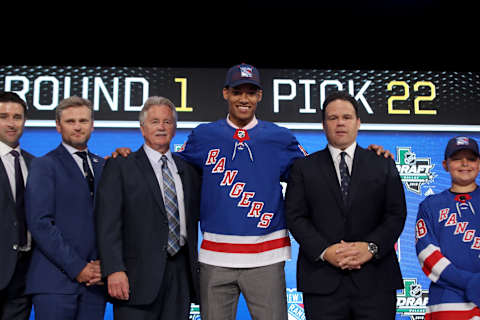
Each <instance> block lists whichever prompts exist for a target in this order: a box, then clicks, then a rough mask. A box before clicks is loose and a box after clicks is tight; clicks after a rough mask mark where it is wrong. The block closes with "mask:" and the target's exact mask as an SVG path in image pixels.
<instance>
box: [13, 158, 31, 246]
mask: <svg viewBox="0 0 480 320" xmlns="http://www.w3.org/2000/svg"><path fill="white" fill-rule="evenodd" d="M10 153H11V154H12V156H13V157H14V158H15V162H14V163H15V211H16V213H17V223H18V235H19V236H18V239H19V241H18V245H19V246H20V247H24V246H25V245H26V244H27V223H26V218H25V185H24V181H23V174H22V168H21V167H20V153H18V151H16V150H12V151H10Z"/></svg>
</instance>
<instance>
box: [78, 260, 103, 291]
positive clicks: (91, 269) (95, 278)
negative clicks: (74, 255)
mask: <svg viewBox="0 0 480 320" xmlns="http://www.w3.org/2000/svg"><path fill="white" fill-rule="evenodd" d="M76 279H77V281H78V282H80V283H86V284H87V286H90V285H93V284H100V282H101V280H102V273H101V271H100V261H99V260H96V261H90V262H89V263H87V265H86V266H85V267H84V268H83V269H82V271H80V273H79V274H78V275H77V277H76Z"/></svg>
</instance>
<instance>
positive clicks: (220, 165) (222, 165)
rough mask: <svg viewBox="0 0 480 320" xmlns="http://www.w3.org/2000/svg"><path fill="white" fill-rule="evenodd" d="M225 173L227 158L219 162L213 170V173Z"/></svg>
mask: <svg viewBox="0 0 480 320" xmlns="http://www.w3.org/2000/svg"><path fill="white" fill-rule="evenodd" d="M223 171H225V157H223V158H220V160H218V162H217V164H216V165H215V167H213V169H212V173H222V172H223Z"/></svg>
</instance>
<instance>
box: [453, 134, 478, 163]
mask: <svg viewBox="0 0 480 320" xmlns="http://www.w3.org/2000/svg"><path fill="white" fill-rule="evenodd" d="M463 149H467V150H471V151H472V152H473V153H474V154H475V155H476V156H477V157H478V156H479V152H478V144H477V141H475V140H474V139H472V138H468V137H455V138H452V139H450V140H449V141H448V144H447V148H446V149H445V160H447V159H448V158H450V157H451V156H452V155H453V154H454V153H455V152H457V151H460V150H463Z"/></svg>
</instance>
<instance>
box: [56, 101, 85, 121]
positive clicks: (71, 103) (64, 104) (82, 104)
mask: <svg viewBox="0 0 480 320" xmlns="http://www.w3.org/2000/svg"><path fill="white" fill-rule="evenodd" d="M71 107H87V108H88V109H90V111H91V114H92V120H93V105H92V102H91V101H90V100H88V99H84V98H80V97H77V96H71V97H69V98H65V99H63V100H62V101H60V103H59V104H58V106H57V108H56V109H55V119H56V120H57V121H60V117H61V115H62V111H63V110H65V109H68V108H71Z"/></svg>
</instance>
